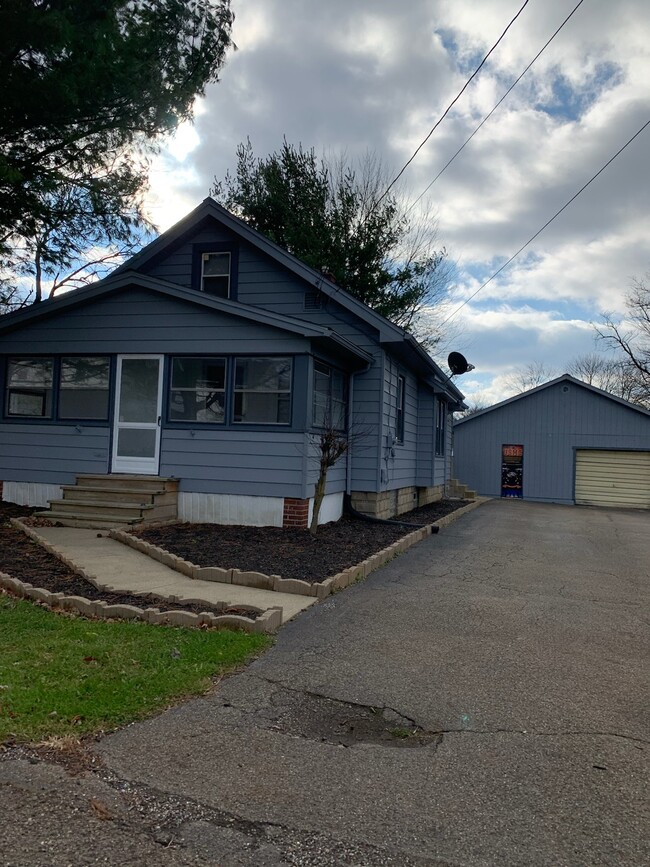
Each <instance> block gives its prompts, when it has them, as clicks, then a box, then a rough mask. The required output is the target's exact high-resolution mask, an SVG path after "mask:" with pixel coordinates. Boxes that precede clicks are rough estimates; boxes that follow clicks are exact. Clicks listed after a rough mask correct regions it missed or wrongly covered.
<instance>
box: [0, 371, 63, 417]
mask: <svg viewBox="0 0 650 867" xmlns="http://www.w3.org/2000/svg"><path fill="white" fill-rule="evenodd" d="M20 361H31V362H34V361H39V362H49V363H50V385H49V389H48V387H47V385H46V386H45V387H35V388H29V387H25V386H20V385H19V386H16V387H13V388H12V387H11V386H10V384H9V379H10V371H11V365H12V363H13V362H20ZM57 368H58V365H57V359H56V357H55V356H53V355H9V356H7V358H6V360H5V365H4V381H3V386H4V389H3V391H4V394H3V402H2V415H3V418H4V419H5V420H7V421H12V422H19V423H23V424H24V423H33V422H37V423H42V422H52V421H54V420H55V419H56V402H57V396H58V395H57V388H56V385H57V377H58V371H57ZM48 390H49V392H50V411H49V413H47V412H46V408H47V392H48ZM12 394H20V395H23V396H25V397H27V396H32V397H34V398H36V399H40V401H41V406H42V409H43V411H42V413H39V415H30V414H26V413H17V412H11V411H10V404H11V396H12Z"/></svg>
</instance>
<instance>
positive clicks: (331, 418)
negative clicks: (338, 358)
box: [312, 361, 347, 430]
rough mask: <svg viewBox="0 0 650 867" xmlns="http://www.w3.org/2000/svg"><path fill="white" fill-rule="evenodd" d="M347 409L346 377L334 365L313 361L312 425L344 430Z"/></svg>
mask: <svg viewBox="0 0 650 867" xmlns="http://www.w3.org/2000/svg"><path fill="white" fill-rule="evenodd" d="M346 411H347V377H346V375H345V374H344V373H343V372H342V371H340V370H336V368H334V367H330V366H329V365H328V364H323V362H322V361H314V399H313V404H312V423H313V425H314V427H322V428H332V429H333V430H345V428H346Z"/></svg>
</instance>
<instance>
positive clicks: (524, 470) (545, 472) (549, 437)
mask: <svg viewBox="0 0 650 867" xmlns="http://www.w3.org/2000/svg"><path fill="white" fill-rule="evenodd" d="M454 471H455V473H456V474H457V475H459V476H460V477H462V479H463V482H464V483H466V484H468V485H470V486H471V487H472V488H473V489H474V490H476V491H477V492H478V493H479V494H482V495H485V496H490V497H499V496H500V497H509V498H517V499H519V498H524V499H528V500H541V501H547V502H553V503H566V504H574V503H575V504H578V505H593V506H620V507H627V508H640V509H650V411H648V410H647V409H644V408H643V407H641V406H637V405H635V404H632V403H628V401H626V400H623V399H622V398H620V397H616V396H615V395H613V394H609V393H608V392H606V391H602V390H601V389H599V388H595V387H594V386H592V385H587V383H585V382H581V381H580V380H578V379H575V378H574V377H573V376H569V374H568V373H565V374H564V375H563V376H560V377H558V378H557V379H554V380H552V381H550V382H546V383H544V384H543V385H540V386H538V387H537V388H533V389H531V390H530V391H526V392H524V393H523V394H519V395H517V396H516V397H511V398H510V399H509V400H504V401H502V402H501V403H497V404H495V405H494V406H491V407H488V408H487V409H484V410H481V411H480V412H476V413H474V414H473V415H470V416H467V417H466V418H461V419H458V420H457V421H456V422H455V424H454Z"/></svg>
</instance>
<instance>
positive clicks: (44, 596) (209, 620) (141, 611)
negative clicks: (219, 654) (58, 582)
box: [0, 518, 282, 633]
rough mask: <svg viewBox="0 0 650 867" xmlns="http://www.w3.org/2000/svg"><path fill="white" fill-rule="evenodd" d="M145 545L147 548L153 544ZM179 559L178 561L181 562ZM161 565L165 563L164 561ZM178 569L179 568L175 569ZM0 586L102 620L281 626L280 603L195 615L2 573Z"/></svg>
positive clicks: (173, 599) (32, 533)
mask: <svg viewBox="0 0 650 867" xmlns="http://www.w3.org/2000/svg"><path fill="white" fill-rule="evenodd" d="M11 525H12V526H13V527H15V528H16V529H18V530H21V531H22V532H23V533H25V534H26V535H27V536H28V537H29V538H30V539H32V541H34V542H36V543H37V544H38V545H40V546H41V547H42V548H44V549H45V550H46V551H48V552H49V553H50V554H52V555H53V556H54V557H56V558H57V559H58V560H60V561H61V562H62V563H63V564H64V565H66V566H67V567H68V568H69V569H70V571H72V572H75V573H76V574H77V575H81V577H82V578H84V579H85V580H86V581H88V582H89V583H90V584H92V585H93V587H95V588H96V589H97V590H99V591H101V590H112V589H113V588H108V587H102V585H101V584H99V582H98V581H97V579H96V578H95V577H94V576H92V575H89V574H88V573H87V572H86V571H85V570H84V569H81V568H80V567H79V566H77V565H76V564H75V563H73V562H72V561H71V560H70V559H68V558H67V557H65V556H64V555H63V554H62V552H61V551H59V549H58V548H57V547H56V545H52V544H51V543H50V542H48V541H47V540H45V539H43V538H42V537H41V536H39V534H38V533H37V532H36V530H34V529H33V528H31V527H30V526H28V525H27V524H23V522H22V521H21V520H20V518H11ZM148 547H150V548H151V547H154V546H148ZM158 551H160V552H162V553H164V554H167V552H166V551H164V552H163V550H162V548H160V549H158ZM143 553H147V554H149V551H143ZM150 556H151V555H150ZM156 559H159V557H156ZM174 559H175V560H179V558H178V557H175V558H174ZM161 562H162V560H161ZM180 562H181V563H182V562H183V561H180ZM165 565H168V564H167V563H165ZM170 568H174V566H171V567H170ZM178 571H181V570H180V569H179V570H178ZM221 571H224V570H221ZM0 588H2V589H4V590H7V591H8V592H9V593H12V594H13V595H14V596H18V597H19V598H21V599H31V600H33V601H35V602H40V603H42V604H43V605H46V606H47V607H48V608H52V609H56V608H60V609H62V610H63V611H70V612H72V613H75V614H80V615H82V616H84V617H97V618H100V619H105V620H109V619H110V620H114V619H120V620H143V621H145V622H147V623H158V624H163V625H168V626H187V627H194V628H197V627H210V628H215V629H224V628H225V629H240V630H243V631H244V632H262V633H271V632H276V631H277V630H278V629H279V628H280V626H282V607H281V606H272V607H271V608H267V609H264V608H257V607H256V606H254V605H250V606H247V607H249V608H251V609H253V610H255V611H257V612H258V615H259V616H258V617H257V618H256V619H255V620H253V619H252V618H250V617H245V616H243V615H240V614H225V613H224V614H219V613H217V614H215V613H213V612H212V611H203V612H201V613H199V614H195V613H194V612H192V611H186V610H184V609H178V610H172V611H160V610H159V609H158V608H152V607H151V606H150V605H149V606H147V607H146V608H139V607H137V606H135V605H111V604H109V603H106V602H103V601H102V600H91V599H86V598H85V597H84V596H66V595H65V594H64V593H52V592H50V591H49V590H46V589H45V588H44V587H34V586H33V585H32V584H30V583H28V582H25V581H21V580H20V579H18V578H13V577H12V576H11V575H7V574H6V573H5V572H0ZM132 595H134V596H137V595H138V594H137V593H135V594H132ZM142 595H149V594H142ZM157 595H158V596H160V598H161V599H164V600H165V602H167V603H169V604H171V605H173V604H175V603H178V602H179V601H180V599H179V597H178V596H164V595H163V594H161V593H159V594H157ZM184 601H186V602H189V603H193V604H199V605H200V604H202V603H205V600H204V599H187V600H184ZM214 607H215V608H217V609H218V610H221V611H225V610H226V609H227V608H229V607H230V604H229V603H227V602H220V603H215V604H214Z"/></svg>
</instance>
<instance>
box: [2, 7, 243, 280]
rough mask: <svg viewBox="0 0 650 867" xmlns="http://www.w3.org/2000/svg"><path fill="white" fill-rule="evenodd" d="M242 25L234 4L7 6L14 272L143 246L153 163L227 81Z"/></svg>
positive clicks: (7, 195) (5, 203) (6, 201)
mask: <svg viewBox="0 0 650 867" xmlns="http://www.w3.org/2000/svg"><path fill="white" fill-rule="evenodd" d="M232 20H233V14H232V12H231V10H230V0H12V2H11V3H3V4H2V5H1V6H0V80H1V81H2V97H1V98H0V255H2V258H3V262H2V264H3V265H4V267H5V270H6V269H9V270H13V271H14V272H15V271H16V269H17V270H20V269H21V268H22V269H23V271H24V270H25V269H26V270H28V271H29V269H30V265H29V262H30V261H31V262H32V265H31V273H36V272H37V270H38V265H37V264H34V260H36V259H40V266H41V267H46V268H49V269H50V270H56V269H59V268H66V267H69V266H70V264H71V263H72V262H73V261H74V260H75V257H76V256H77V254H78V252H79V250H78V249H77V248H78V247H83V246H88V245H93V244H99V243H102V242H109V243H110V242H117V243H118V244H126V245H127V246H128V245H129V244H132V243H133V242H134V241H135V240H136V239H137V236H138V233H139V229H140V228H141V227H142V226H143V224H144V223H145V221H144V218H143V212H142V202H141V194H142V192H143V190H144V188H145V185H146V178H147V162H146V156H147V153H148V152H150V151H151V149H152V148H153V147H155V139H156V138H157V137H158V136H160V135H161V134H163V133H165V132H168V131H170V130H172V129H173V128H174V127H175V126H176V125H177V124H178V123H179V122H181V121H182V120H185V119H187V118H189V117H190V116H191V112H192V106H193V103H194V99H195V97H196V96H197V95H200V94H202V93H203V92H204V89H205V86H206V85H207V84H208V83H209V82H211V81H214V80H216V78H217V75H218V72H219V70H220V68H221V66H222V65H223V62H224V59H225V53H226V51H227V49H228V48H229V47H230V46H231V44H232V43H231V40H230V32H231V26H232ZM72 238H76V239H77V242H76V247H75V244H74V243H72V242H71V239H72ZM8 291H11V288H9V289H8V288H7V286H6V285H5V293H6V292H8Z"/></svg>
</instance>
